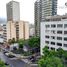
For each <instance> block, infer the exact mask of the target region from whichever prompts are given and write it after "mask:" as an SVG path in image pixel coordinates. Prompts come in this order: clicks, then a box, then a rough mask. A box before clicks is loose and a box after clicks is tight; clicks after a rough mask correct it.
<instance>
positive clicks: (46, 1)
mask: <svg viewBox="0 0 67 67" xmlns="http://www.w3.org/2000/svg"><path fill="white" fill-rule="evenodd" d="M54 15H57V0H37V1H36V2H35V35H36V36H40V23H41V22H44V21H45V18H46V17H47V16H54Z"/></svg>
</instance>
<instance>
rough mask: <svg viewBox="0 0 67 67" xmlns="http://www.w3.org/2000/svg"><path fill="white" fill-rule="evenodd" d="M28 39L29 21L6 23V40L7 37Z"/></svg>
mask: <svg viewBox="0 0 67 67" xmlns="http://www.w3.org/2000/svg"><path fill="white" fill-rule="evenodd" d="M13 38H15V40H18V39H29V23H28V22H27V21H19V22H15V21H14V22H13V21H8V23H7V42H8V40H9V39H13Z"/></svg>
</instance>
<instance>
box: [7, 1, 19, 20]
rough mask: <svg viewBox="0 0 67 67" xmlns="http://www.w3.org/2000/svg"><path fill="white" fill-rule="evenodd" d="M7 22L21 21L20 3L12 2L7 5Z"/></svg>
mask: <svg viewBox="0 0 67 67" xmlns="http://www.w3.org/2000/svg"><path fill="white" fill-rule="evenodd" d="M6 10H7V21H19V20H20V6H19V2H16V1H10V2H9V3H7V5H6Z"/></svg>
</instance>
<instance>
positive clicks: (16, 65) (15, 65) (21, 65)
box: [0, 52, 30, 67]
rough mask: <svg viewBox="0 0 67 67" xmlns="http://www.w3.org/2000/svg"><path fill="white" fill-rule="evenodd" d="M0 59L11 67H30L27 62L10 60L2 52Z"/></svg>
mask: <svg viewBox="0 0 67 67" xmlns="http://www.w3.org/2000/svg"><path fill="white" fill-rule="evenodd" d="M0 58H1V59H2V60H3V61H4V62H7V63H8V64H10V67H30V66H29V65H28V64H26V63H25V62H23V61H21V60H18V59H10V58H8V57H6V56H5V55H4V54H3V53H2V52H0Z"/></svg>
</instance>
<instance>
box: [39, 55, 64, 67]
mask: <svg viewBox="0 0 67 67" xmlns="http://www.w3.org/2000/svg"><path fill="white" fill-rule="evenodd" d="M38 64H39V67H63V64H62V61H61V59H60V58H58V57H54V56H52V57H46V58H45V59H44V58H42V59H41V60H40V61H39V63H38Z"/></svg>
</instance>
